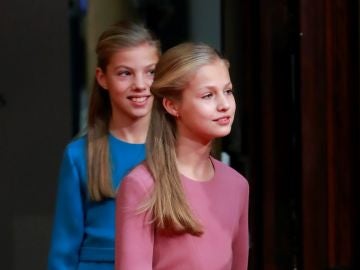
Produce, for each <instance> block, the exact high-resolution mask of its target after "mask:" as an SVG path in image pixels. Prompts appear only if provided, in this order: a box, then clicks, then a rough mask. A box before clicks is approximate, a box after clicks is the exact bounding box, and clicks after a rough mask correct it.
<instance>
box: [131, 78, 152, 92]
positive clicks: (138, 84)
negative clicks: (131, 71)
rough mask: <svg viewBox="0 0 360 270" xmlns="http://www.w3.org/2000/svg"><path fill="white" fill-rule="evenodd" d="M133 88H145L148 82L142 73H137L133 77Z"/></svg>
mask: <svg viewBox="0 0 360 270" xmlns="http://www.w3.org/2000/svg"><path fill="white" fill-rule="evenodd" d="M133 86H134V90H146V89H147V87H148V83H147V80H146V78H145V77H144V76H143V75H137V76H135V79H134V85H133Z"/></svg>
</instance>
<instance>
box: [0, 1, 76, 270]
mask: <svg viewBox="0 0 360 270" xmlns="http://www.w3.org/2000/svg"><path fill="white" fill-rule="evenodd" d="M67 5H68V3H67V1H47V0H33V1H20V0H14V1H1V2H0V33H1V38H0V48H1V50H0V59H1V66H0V69H1V71H0V74H1V81H2V86H1V87H0V95H1V97H2V102H1V105H0V173H1V174H0V179H1V180H0V190H1V203H0V207H1V209H0V211H1V222H0V230H1V240H2V243H1V245H2V253H1V255H2V256H1V258H2V260H1V269H9V270H10V269H14V270H18V269H19V270H20V269H28V270H32V269H34V270H39V269H45V263H46V256H47V249H48V245H49V238H50V229H51V222H52V214H53V208H54V200H55V192H56V185H57V173H58V167H59V163H60V159H61V155H62V150H63V148H64V146H65V143H66V142H67V141H68V140H69V139H70V136H71V133H72V131H71V100H70V87H69V85H70V81H69V29H68V6H67Z"/></svg>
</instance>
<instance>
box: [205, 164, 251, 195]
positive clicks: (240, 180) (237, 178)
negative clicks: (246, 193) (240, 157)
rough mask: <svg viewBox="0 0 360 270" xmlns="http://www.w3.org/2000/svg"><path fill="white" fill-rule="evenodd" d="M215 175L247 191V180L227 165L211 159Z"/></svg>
mask: <svg viewBox="0 0 360 270" xmlns="http://www.w3.org/2000/svg"><path fill="white" fill-rule="evenodd" d="M212 161H213V164H214V167H215V171H216V174H217V175H218V176H220V177H221V178H223V179H227V180H228V181H231V182H233V183H234V184H237V185H240V186H241V187H242V188H245V189H247V188H248V186H249V183H248V181H247V179H246V178H245V177H244V176H243V175H242V174H241V173H239V172H238V171H236V170H235V169H234V168H232V167H230V166H229V165H227V164H225V163H223V162H221V161H220V160H217V159H215V158H212Z"/></svg>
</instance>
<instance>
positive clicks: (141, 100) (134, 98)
mask: <svg viewBox="0 0 360 270" xmlns="http://www.w3.org/2000/svg"><path fill="white" fill-rule="evenodd" d="M149 97H150V96H141V97H140V96H130V97H128V99H130V100H131V101H133V102H135V103H139V104H141V103H144V102H146V100H148V98H149Z"/></svg>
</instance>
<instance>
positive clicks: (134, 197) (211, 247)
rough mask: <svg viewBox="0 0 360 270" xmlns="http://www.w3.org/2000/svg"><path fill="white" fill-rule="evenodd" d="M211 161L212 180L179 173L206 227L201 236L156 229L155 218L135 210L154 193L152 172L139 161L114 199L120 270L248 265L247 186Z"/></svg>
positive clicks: (220, 269)
mask: <svg viewBox="0 0 360 270" xmlns="http://www.w3.org/2000/svg"><path fill="white" fill-rule="evenodd" d="M212 161H213V163H214V166H215V175H214V178H213V179H211V180H210V181H206V182H198V181H193V180H191V179H189V178H186V177H185V176H181V180H182V183H183V186H184V191H185V194H186V197H187V200H188V202H189V205H190V207H191V209H192V211H193V213H194V215H195V216H196V217H197V218H198V220H199V221H200V222H201V224H202V225H203V229H204V233H203V235H201V236H200V237H196V236H192V235H190V234H184V235H180V236H171V237H169V236H164V235H160V234H158V233H157V232H156V231H154V230H153V227H152V226H151V223H150V220H151V217H150V216H149V215H148V214H139V213H138V212H137V209H138V207H139V205H140V204H141V203H142V202H144V200H145V199H146V198H147V196H149V194H150V192H151V187H152V185H153V179H152V177H151V175H150V173H149V172H148V170H147V168H146V166H145V165H143V164H141V165H139V166H137V167H136V168H135V169H134V170H133V171H132V172H131V173H130V174H129V175H128V176H127V177H125V179H124V180H123V182H122V185H121V188H120V190H119V192H118V195H117V199H116V242H115V269H116V270H147V269H154V270H245V269H247V263H248V252H249V236H248V199H249V186H248V183H247V181H246V179H245V178H244V177H243V176H241V175H240V174H239V173H238V172H236V171H235V170H233V169H232V168H230V167H228V166H227V165H225V164H223V163H221V162H220V161H217V160H215V159H212Z"/></svg>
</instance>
